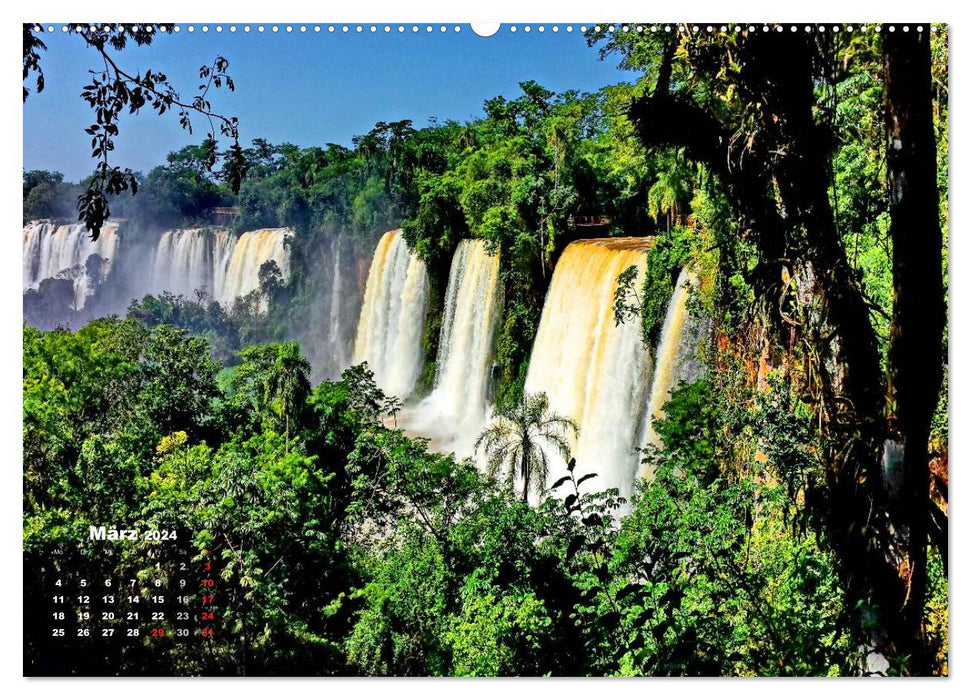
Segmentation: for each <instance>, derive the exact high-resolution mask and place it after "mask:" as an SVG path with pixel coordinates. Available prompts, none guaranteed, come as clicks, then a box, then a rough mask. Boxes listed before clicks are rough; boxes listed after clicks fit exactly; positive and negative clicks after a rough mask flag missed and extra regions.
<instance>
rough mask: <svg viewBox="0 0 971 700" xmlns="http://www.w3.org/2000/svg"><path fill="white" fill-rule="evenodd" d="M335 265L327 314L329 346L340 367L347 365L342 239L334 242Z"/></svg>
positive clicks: (337, 365)
mask: <svg viewBox="0 0 971 700" xmlns="http://www.w3.org/2000/svg"><path fill="white" fill-rule="evenodd" d="M334 248H335V251H334V256H333V257H334V267H333V269H332V270H331V280H330V310H329V312H328V314H327V322H328V323H327V346H328V348H329V349H330V352H331V353H332V354H333V358H334V365H335V366H336V367H338V368H343V367H346V366H347V352H346V348H345V345H344V329H343V324H342V323H341V302H342V301H343V299H344V294H343V275H344V271H343V270H342V269H341V239H340V237H338V238H337V242H336V243H335V244H334Z"/></svg>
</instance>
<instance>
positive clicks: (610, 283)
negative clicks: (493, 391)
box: [525, 238, 651, 496]
mask: <svg viewBox="0 0 971 700" xmlns="http://www.w3.org/2000/svg"><path fill="white" fill-rule="evenodd" d="M650 245H651V241H650V239H645V238H607V239H591V240H582V241H576V242H575V243H571V244H570V245H569V246H567V248H566V250H564V251H563V254H562V256H561V257H560V260H559V262H558V263H557V265H556V269H555V271H554V272H553V279H552V282H551V283H550V289H549V292H548V293H547V296H546V303H545V305H544V306H543V314H542V317H541V319H540V324H539V329H538V331H537V334H536V341H535V343H534V345H533V351H532V355H531V357H530V362H529V373H528V374H527V376H526V385H525V390H526V392H527V393H528V394H537V393H539V392H545V393H546V395H547V396H548V398H549V403H550V410H551V411H554V412H556V413H559V414H561V415H565V416H568V417H570V418H573V419H574V420H575V421H577V423H578V424H579V426H580V434H579V438H578V439H577V440H576V442H575V445H574V449H573V450H572V455H573V456H574V457H575V458H576V461H577V467H576V474H577V476H580V475H583V474H588V473H596V474H597V475H598V476H597V478H595V479H592V480H590V481H588V482H587V486H586V490H587V491H588V492H592V491H602V490H604V489H606V488H611V487H616V488H619V489H620V492H621V495H624V496H627V495H630V493H631V491H632V488H633V482H634V478H635V475H636V474H637V473H638V462H639V454H638V453H637V451H636V448H637V447H638V442H637V441H638V438H639V437H640V433H641V428H642V425H643V421H644V414H645V412H646V409H647V401H648V388H649V386H650V383H651V361H650V356H649V353H648V351H647V349H646V348H645V345H644V342H643V341H642V339H641V325H640V323H638V322H637V321H636V320H633V319H631V320H628V321H627V322H625V323H621V324H619V325H618V324H616V323H615V320H614V292H615V290H616V289H617V277H618V275H620V273H621V272H623V271H624V270H625V269H627V268H628V267H630V266H632V265H634V266H637V267H638V268H639V269H640V270H641V274H643V268H644V264H645V262H646V255H645V252H646V251H647V250H648V249H649V248H650ZM551 457H552V455H551ZM564 468H565V465H563V464H562V460H559V459H551V466H550V473H549V481H550V482H552V481H555V480H556V479H557V478H559V477H560V476H562V475H563V474H565V471H564Z"/></svg>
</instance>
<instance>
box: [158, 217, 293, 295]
mask: <svg viewBox="0 0 971 700" xmlns="http://www.w3.org/2000/svg"><path fill="white" fill-rule="evenodd" d="M287 233H289V230H288V229H281V228H277V229H260V230H258V231H247V232H246V233H243V234H242V235H241V236H239V238H236V237H234V236H233V235H231V234H230V233H229V232H227V231H223V230H215V231H213V230H206V229H182V230H177V231H166V232H165V233H163V234H162V236H161V237H160V238H159V242H158V245H157V246H156V249H155V258H154V261H153V265H152V275H151V278H152V279H151V289H150V290H147V291H151V292H155V293H158V292H162V291H167V292H171V293H172V294H181V295H183V296H185V297H186V298H187V299H194V293H195V291H196V290H197V289H205V290H206V291H207V292H208V294H209V296H210V297H211V298H212V299H215V300H216V301H218V302H220V303H223V304H231V303H232V302H233V300H234V299H236V297H240V296H244V295H245V294H248V293H249V292H252V291H253V290H254V289H258V288H259V285H260V278H259V273H260V267H261V266H262V265H263V263H265V262H267V261H269V260H274V261H276V263H277V266H278V267H279V268H280V272H281V274H282V275H283V277H284V278H286V276H287V275H288V274H289V271H290V254H289V251H288V250H287V248H286V246H285V244H284V241H285V239H286V235H287Z"/></svg>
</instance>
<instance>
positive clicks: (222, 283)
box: [213, 228, 290, 304]
mask: <svg viewBox="0 0 971 700" xmlns="http://www.w3.org/2000/svg"><path fill="white" fill-rule="evenodd" d="M288 231H289V230H288V229H284V228H263V229H259V230H257V231H247V232H246V233H244V234H242V235H241V236H240V237H239V238H237V239H236V240H235V241H234V243H233V248H232V253H231V254H230V255H229V262H228V264H227V265H226V267H222V266H221V265H219V266H217V267H216V274H215V279H214V285H213V287H214V294H213V296H214V297H215V298H216V300H217V301H220V302H222V303H224V304H231V303H232V302H233V300H234V299H236V298H237V297H241V296H244V295H246V294H249V293H250V292H252V291H253V290H254V289H258V288H259V286H260V267H261V266H262V265H263V263H265V262H268V261H270V260H273V261H275V262H276V264H277V267H279V268H280V274H281V275H282V276H283V278H284V279H286V277H287V276H288V275H289V274H290V254H289V251H288V250H287V248H286V244H285V241H286V234H287V233H288ZM222 270H225V274H221V272H222Z"/></svg>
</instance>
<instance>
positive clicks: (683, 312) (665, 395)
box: [641, 268, 706, 477]
mask: <svg viewBox="0 0 971 700" xmlns="http://www.w3.org/2000/svg"><path fill="white" fill-rule="evenodd" d="M697 285H698V279H697V277H696V276H695V275H694V274H692V273H691V272H689V271H688V269H687V268H684V269H682V270H681V273H680V274H679V275H678V281H677V284H676V286H675V288H674V293H673V294H672V295H671V300H670V301H669V302H668V308H667V312H666V314H665V316H664V325H663V326H662V327H661V337H660V339H659V340H658V345H657V360H656V363H655V367H654V379H653V382H652V384H651V393H650V402H649V403H648V409H647V413H646V414H645V416H644V429H643V437H642V439H641V442H642V443H643V444H645V445H655V446H657V445H660V439H659V437H658V434H657V433H656V432H655V430H654V420H655V419H656V418H658V417H659V416H663V414H664V412H663V411H662V408H663V406H664V404H665V403H667V401H668V399H669V398H670V394H671V390H672V389H675V388H676V387H677V385H678V382H680V381H682V380H684V381H688V382H690V381H694V380H695V379H697V378H698V376H699V375H700V374H701V372H702V371H703V370H704V365H703V362H702V360H701V359H700V357H699V353H698V343H699V341H700V339H701V334H702V333H703V332H704V330H705V329H706V324H705V323H704V322H703V321H702V320H701V319H697V318H694V317H693V316H692V314H691V312H690V311H689V309H688V299H689V297H690V296H691V291H692V289H693V288H695V287H697ZM651 475H652V474H651V472H650V470H648V471H647V472H646V473H645V474H644V475H643V476H646V477H650V476H651Z"/></svg>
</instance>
